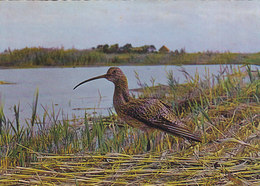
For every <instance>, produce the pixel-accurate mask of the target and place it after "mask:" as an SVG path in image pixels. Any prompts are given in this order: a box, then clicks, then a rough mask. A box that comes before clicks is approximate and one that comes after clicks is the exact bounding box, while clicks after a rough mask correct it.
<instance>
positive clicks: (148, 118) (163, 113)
mask: <svg viewBox="0 0 260 186" xmlns="http://www.w3.org/2000/svg"><path fill="white" fill-rule="evenodd" d="M100 78H105V79H107V80H109V81H111V82H113V83H114V85H115V91H114V96H113V105H114V108H115V110H116V112H117V114H118V116H119V117H120V118H121V119H122V120H123V121H125V122H126V123H127V124H129V125H130V126H132V127H135V128H139V129H141V130H143V131H145V132H146V133H148V132H150V131H151V130H153V129H159V130H162V131H164V132H167V133H170V134H173V135H175V136H180V137H184V138H187V139H189V140H193V141H197V142H201V139H200V137H198V136H196V135H195V134H192V133H191V132H190V131H189V130H188V129H186V128H185V125H184V124H183V123H181V122H179V121H176V119H175V115H174V113H173V111H172V109H171V107H170V106H169V105H167V104H166V103H164V102H163V101H161V100H159V99H154V98H139V99H134V98H132V97H131V96H130V94H129V90H128V83H127V78H126V76H125V74H124V73H123V72H122V70H121V69H120V68H118V67H111V68H109V69H108V71H107V73H106V74H104V75H101V76H97V77H94V78H91V79H88V80H85V81H83V82H81V83H79V84H78V85H76V86H75V87H74V89H76V88H77V87H78V86H80V85H82V84H84V83H87V82H89V81H92V80H95V79H100ZM147 148H148V149H150V141H149V140H148V147H147Z"/></svg>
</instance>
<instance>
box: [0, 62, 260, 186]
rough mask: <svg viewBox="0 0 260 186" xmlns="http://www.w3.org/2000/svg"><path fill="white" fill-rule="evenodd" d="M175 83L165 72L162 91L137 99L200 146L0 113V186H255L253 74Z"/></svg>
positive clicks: (88, 122) (257, 75) (107, 126)
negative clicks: (178, 123) (168, 113)
mask: <svg viewBox="0 0 260 186" xmlns="http://www.w3.org/2000/svg"><path fill="white" fill-rule="evenodd" d="M183 73H184V74H185V75H186V78H187V79H186V83H183V84H179V83H178V81H177V80H176V79H174V77H173V75H172V73H170V72H169V73H168V76H167V78H168V85H167V86H163V87H162V86H159V87H158V86H156V85H154V86H152V87H150V86H147V85H145V84H143V83H142V82H141V80H140V79H139V80H138V82H139V85H140V88H141V89H140V90H139V92H140V95H139V96H141V97H156V98H158V99H162V100H164V101H166V102H167V103H168V104H169V105H172V107H173V111H174V112H175V114H176V119H180V120H182V121H183V122H185V123H186V124H187V125H188V126H189V128H190V129H192V130H193V131H195V132H196V133H199V134H200V135H201V136H202V139H203V142H202V143H191V142H189V141H187V140H185V139H182V138H178V137H175V136H171V135H168V134H165V133H162V132H160V131H155V132H154V133H152V134H150V136H149V138H150V139H151V141H152V148H151V151H149V152H147V151H146V146H147V143H148V141H147V136H146V135H144V134H143V133H142V132H141V131H139V130H137V129H133V128H131V127H129V126H128V125H126V124H125V123H123V122H121V121H119V120H118V119H117V116H116V115H115V114H114V113H113V112H111V114H110V115H109V116H107V117H102V116H98V117H90V116H89V115H88V114H87V113H86V114H85V116H83V117H82V118H78V117H75V118H74V119H68V117H66V115H65V116H63V119H61V120H58V119H57V118H58V115H59V113H55V112H54V111H53V112H47V111H46V112H45V114H44V115H43V116H42V117H39V116H38V115H37V107H38V92H36V93H35V97H34V100H33V107H32V114H31V118H30V119H27V120H26V123H27V126H26V127H24V126H21V120H20V110H19V105H16V106H14V107H13V112H14V115H15V119H14V121H11V120H9V119H8V118H7V117H6V116H5V113H4V111H3V108H1V109H0V157H1V177H0V183H1V184H7V183H8V184H10V183H11V184H62V183H67V184H91V185H95V184H108V185H110V184H119V185H120V184H137V183H138V184H145V183H146V184H157V183H158V184H160V183H161V184H162V183H164V184H178V185H197V184H199V185H200V184H201V185H202V184H215V185H223V184H235V185H243V184H244V185H250V184H255V185H257V184H259V183H260V178H259V174H260V171H259V170H260V158H259V155H260V154H259V153H260V146H259V144H260V138H259V135H260V133H259V130H260V128H259V127H260V125H259V123H260V115H259V111H260V106H259V98H260V92H259V91H260V90H259V87H260V72H259V71H258V70H257V71H252V70H251V68H250V66H247V68H246V70H241V68H240V67H238V68H233V70H232V72H229V73H225V74H220V75H218V76H215V77H214V78H211V77H210V76H207V77H203V78H202V77H200V75H199V74H196V75H195V76H190V75H189V74H188V73H187V72H186V71H183Z"/></svg>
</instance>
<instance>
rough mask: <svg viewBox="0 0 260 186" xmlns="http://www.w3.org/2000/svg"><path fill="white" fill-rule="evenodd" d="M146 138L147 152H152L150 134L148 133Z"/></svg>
mask: <svg viewBox="0 0 260 186" xmlns="http://www.w3.org/2000/svg"><path fill="white" fill-rule="evenodd" d="M146 137H147V147H146V150H147V152H148V151H150V150H151V142H150V137H149V133H148V132H146Z"/></svg>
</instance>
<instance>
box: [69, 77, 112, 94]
mask: <svg viewBox="0 0 260 186" xmlns="http://www.w3.org/2000/svg"><path fill="white" fill-rule="evenodd" d="M106 77H107V74H104V75H101V76H97V77H93V78H90V79H88V80H85V81H82V82H81V83H79V84H77V85H76V86H75V87H74V88H73V90H75V89H76V88H77V87H78V86H80V85H82V84H84V83H87V82H89V81H92V80H95V79H100V78H106Z"/></svg>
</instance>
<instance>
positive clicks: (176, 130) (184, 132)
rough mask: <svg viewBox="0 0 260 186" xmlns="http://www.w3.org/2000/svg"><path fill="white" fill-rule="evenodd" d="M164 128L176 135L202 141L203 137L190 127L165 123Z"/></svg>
mask: <svg viewBox="0 0 260 186" xmlns="http://www.w3.org/2000/svg"><path fill="white" fill-rule="evenodd" d="M162 130H164V131H166V132H168V133H170V134H173V135H176V136H180V137H184V138H187V139H190V140H193V141H197V142H201V138H200V137H199V136H197V135H195V134H192V133H191V132H190V131H189V130H188V129H186V128H184V127H181V126H178V125H169V124H163V125H162Z"/></svg>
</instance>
